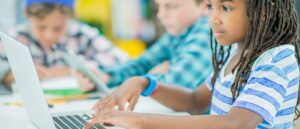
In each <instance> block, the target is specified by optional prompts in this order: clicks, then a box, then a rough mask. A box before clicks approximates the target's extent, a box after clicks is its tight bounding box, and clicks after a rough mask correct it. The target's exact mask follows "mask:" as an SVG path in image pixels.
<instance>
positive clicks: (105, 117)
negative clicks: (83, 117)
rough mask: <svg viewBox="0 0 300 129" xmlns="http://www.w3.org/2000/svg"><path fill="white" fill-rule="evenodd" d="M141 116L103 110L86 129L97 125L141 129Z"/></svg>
mask: <svg viewBox="0 0 300 129" xmlns="http://www.w3.org/2000/svg"><path fill="white" fill-rule="evenodd" d="M141 117H142V116H141V114H139V113H133V112H124V111H118V110H108V109H105V110H102V111H100V112H98V113H97V114H95V115H94V118H93V119H91V120H90V121H89V122H88V123H87V125H86V126H85V127H84V129H89V128H91V127H93V126H94V125H95V124H97V123H104V124H105V123H108V124H111V125H115V126H119V127H123V128H126V129H141V127H140V126H141V124H140V123H141V120H142V119H141Z"/></svg>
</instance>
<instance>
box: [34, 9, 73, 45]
mask: <svg viewBox="0 0 300 129" xmlns="http://www.w3.org/2000/svg"><path fill="white" fill-rule="evenodd" d="M69 19H70V18H69V17H68V16H66V15H64V14H62V13H61V12H59V11H54V12H52V13H51V14H49V15H47V16H45V17H44V18H42V19H40V18H37V17H29V21H30V23H31V31H32V34H33V36H34V37H35V39H36V40H37V41H38V42H39V43H41V44H42V45H43V46H44V47H47V48H51V47H52V46H53V45H54V44H55V43H57V42H58V41H59V40H60V39H61V38H62V37H63V36H64V35H65V34H66V31H67V26H68V22H69Z"/></svg>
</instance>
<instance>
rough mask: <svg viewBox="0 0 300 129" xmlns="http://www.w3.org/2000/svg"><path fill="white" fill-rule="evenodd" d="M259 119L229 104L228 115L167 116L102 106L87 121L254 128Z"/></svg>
mask: <svg viewBox="0 0 300 129" xmlns="http://www.w3.org/2000/svg"><path fill="white" fill-rule="evenodd" d="M261 121H262V117H261V116H259V115H258V114H256V113H254V112H252V111H250V110H247V109H243V108H237V107H236V108H232V109H231V111H230V112H229V113H228V114H227V115H219V116H217V115H210V116H205V115H198V116H168V115H157V114H141V113H133V112H124V111H116V110H103V111H101V112H99V113H98V114H97V115H95V118H93V119H92V120H90V121H89V123H88V124H87V125H86V126H85V129H89V128H91V127H92V126H93V125H95V124H96V123H110V124H112V125H116V126H119V127H123V128H126V129H255V128H256V127H257V126H258V125H259V124H260V123H261Z"/></svg>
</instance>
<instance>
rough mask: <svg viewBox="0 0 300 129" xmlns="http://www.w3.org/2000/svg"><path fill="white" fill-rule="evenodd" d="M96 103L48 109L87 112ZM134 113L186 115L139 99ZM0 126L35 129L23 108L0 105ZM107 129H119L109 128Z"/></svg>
mask: <svg viewBox="0 0 300 129" xmlns="http://www.w3.org/2000/svg"><path fill="white" fill-rule="evenodd" d="M20 100H21V99H20V96H18V95H13V96H12V95H10V96H8V95H7V96H0V104H1V103H4V102H14V101H20ZM96 102H97V100H81V101H72V102H68V103H66V104H62V105H56V106H54V107H53V108H51V109H50V111H51V112H52V113H59V112H74V111H83V110H89V109H91V107H92V106H93V105H94V104H95V103H96ZM135 112H143V113H159V114H174V115H186V114H187V113H175V112H174V111H172V110H171V109H169V108H167V107H165V106H163V105H161V104H159V103H158V102H156V101H155V100H153V99H151V98H145V97H141V98H140V100H139V102H138V104H137V105H136V109H135ZM0 125H1V128H3V129H20V128H22V129H35V127H34V126H33V125H32V124H31V123H30V120H29V118H28V116H27V114H26V111H25V109H24V108H23V107H20V106H13V105H10V106H5V105H0ZM107 129H121V128H119V127H110V128H107Z"/></svg>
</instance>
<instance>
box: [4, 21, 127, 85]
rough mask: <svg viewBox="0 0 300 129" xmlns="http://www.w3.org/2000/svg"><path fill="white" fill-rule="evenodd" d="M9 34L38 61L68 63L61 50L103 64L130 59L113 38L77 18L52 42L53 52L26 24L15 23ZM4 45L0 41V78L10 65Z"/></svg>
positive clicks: (50, 64)
mask: <svg viewBox="0 0 300 129" xmlns="http://www.w3.org/2000/svg"><path fill="white" fill-rule="evenodd" d="M9 34H10V35H11V36H12V37H14V38H16V39H17V40H18V41H20V42H22V43H24V44H25V45H27V46H28V47H29V49H30V52H31V54H32V57H33V59H34V62H35V63H39V64H42V65H44V66H46V67H52V66H59V65H61V66H63V65H66V62H65V61H64V60H63V57H62V55H61V54H60V52H59V51H65V52H68V53H71V54H76V55H78V56H80V57H81V58H82V59H83V61H84V63H85V64H88V65H95V66H96V67H98V66H99V67H100V68H104V67H107V66H112V65H115V64H118V63H120V62H124V61H125V60H127V59H128V55H127V53H125V52H123V51H122V50H120V49H118V48H116V47H114V46H113V45H112V43H111V42H110V41H108V40H107V39H105V38H104V37H103V36H101V35H99V33H98V31H97V30H96V29H94V28H91V27H89V26H88V25H85V24H82V23H79V22H77V21H71V22H70V24H69V27H68V32H67V34H66V36H64V37H63V38H61V40H60V41H59V42H58V43H56V44H55V45H53V46H52V48H51V51H50V52H49V51H45V49H44V48H43V47H42V46H41V45H40V43H38V42H37V41H36V40H35V39H34V38H33V36H32V35H31V33H30V30H29V28H28V25H27V24H25V25H20V26H18V27H16V29H14V30H11V31H9ZM3 49H4V48H3V46H2V45H1V44H0V59H1V60H0V61H1V62H0V63H1V66H0V79H3V77H4V76H5V74H6V73H7V71H8V70H9V69H10V67H9V65H8V63H7V59H6V56H5V53H4V50H3Z"/></svg>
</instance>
